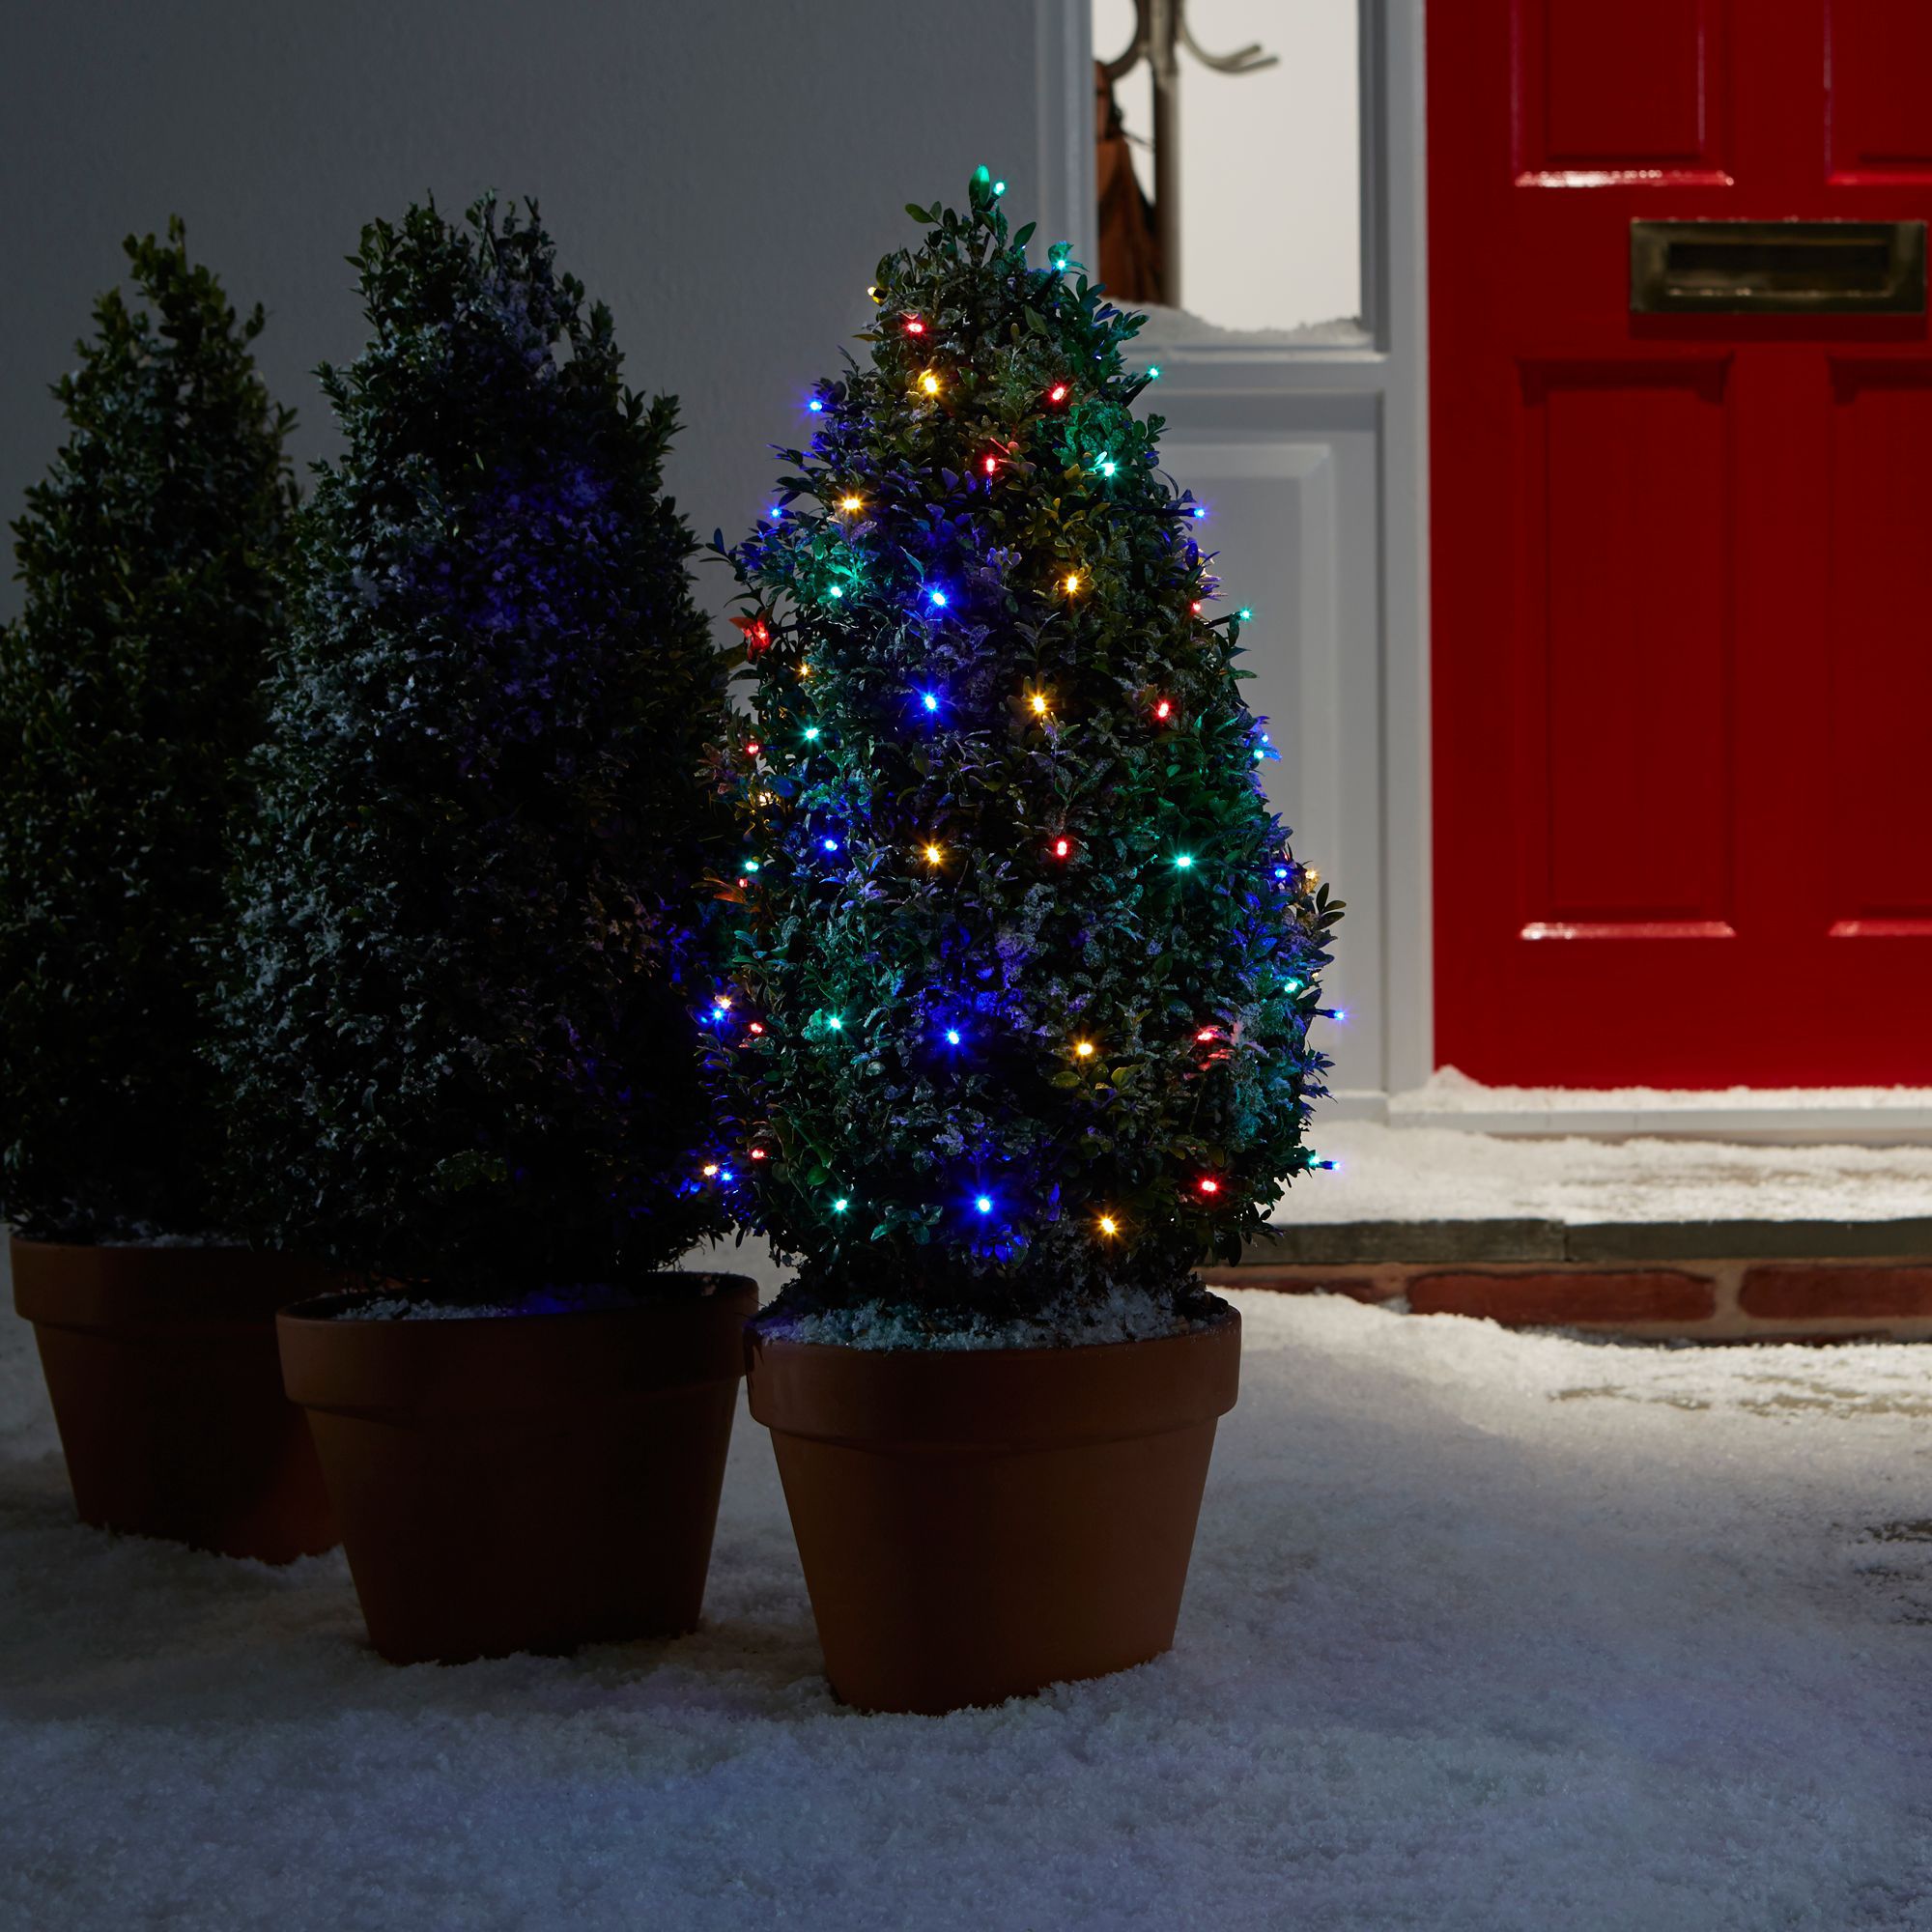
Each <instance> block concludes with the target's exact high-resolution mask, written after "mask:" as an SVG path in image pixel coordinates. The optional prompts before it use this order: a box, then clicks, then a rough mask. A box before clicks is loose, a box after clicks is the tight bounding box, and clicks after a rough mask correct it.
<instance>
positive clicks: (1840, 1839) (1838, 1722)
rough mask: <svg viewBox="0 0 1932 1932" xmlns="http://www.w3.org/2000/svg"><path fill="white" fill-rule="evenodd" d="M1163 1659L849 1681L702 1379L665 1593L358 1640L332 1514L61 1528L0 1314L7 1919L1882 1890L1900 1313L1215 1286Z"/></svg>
mask: <svg viewBox="0 0 1932 1932" xmlns="http://www.w3.org/2000/svg"><path fill="white" fill-rule="evenodd" d="M1237 1299H1238V1301H1239V1304H1240V1307H1241V1312H1242V1316H1243V1319H1244V1321H1245V1323H1246V1330H1247V1348H1246V1358H1245V1360H1244V1362H1243V1365H1242V1393H1241V1402H1240V1406H1238V1407H1237V1408H1236V1409H1235V1411H1234V1413H1233V1414H1232V1415H1230V1416H1229V1417H1228V1418H1227V1419H1226V1421H1225V1422H1224V1423H1223V1424H1222V1433H1221V1436H1220V1440H1219V1444H1218V1447H1217V1449H1216V1453H1215V1467H1214V1473H1213V1476H1212V1478H1211V1480H1210V1482H1209V1485H1208V1500H1207V1506H1206V1509H1205V1511H1204V1513H1203V1516H1202V1520H1201V1530H1200V1538H1199V1542H1198V1545H1197V1548H1196V1553H1195V1562H1194V1570H1193V1577H1192V1580H1191V1583H1190V1586H1189V1592H1188V1598H1187V1603H1186V1605H1185V1607H1184V1609H1183V1611H1182V1615H1181V1623H1180V1636H1179V1646H1178V1648H1177V1649H1176V1650H1175V1652H1174V1653H1173V1655H1171V1656H1170V1657H1167V1658H1165V1659H1163V1660H1161V1661H1160V1662H1156V1663H1154V1664H1151V1665H1150V1666H1148V1667H1146V1668H1144V1669H1140V1670H1135V1671H1131V1672H1128V1673H1126V1674H1125V1675H1123V1676H1120V1677H1116V1678H1112V1679H1109V1680H1106V1681H1103V1682H1100V1683H1094V1684H1088V1685H1080V1686H1073V1687H1065V1688H1062V1689H1059V1690H1053V1691H1051V1692H1049V1693H1048V1694H1047V1695H1045V1696H1043V1697H1041V1698H1039V1699H1038V1700H1037V1701H1033V1702H1028V1703H1020V1704H1013V1705H1009V1706H1008V1707H1006V1708H1004V1709H1001V1710H995V1711H978V1712H969V1713H964V1714H961V1715H957V1716H954V1717H952V1718H947V1719H924V1718H863V1717H859V1716H856V1715H854V1714H853V1713H851V1712H849V1711H846V1710H842V1709H841V1708H840V1707H839V1706H838V1705H837V1704H835V1703H834V1702H833V1701H832V1698H831V1696H830V1695H829V1693H828V1692H827V1690H826V1689H825V1685H824V1682H823V1680H822V1679H821V1678H820V1676H819V1675H818V1668H817V1664H818V1659H817V1651H816V1647H815V1645H814V1643H813V1640H812V1634H811V1620H810V1608H809V1606H808V1605H807V1602H806V1596H805V1590H804V1586H803V1584H802V1582H801V1580H800V1577H799V1572H798V1565H797V1559H796V1556H795V1555H794V1553H793V1549H792V1544H791V1536H790V1531H789V1529H788V1528H787V1526H786V1522H785V1517H784V1509H783V1503H782V1501H781V1496H780V1493H779V1486H778V1480H777V1477H776V1474H775V1472H774V1469H773V1465H772V1457H771V1451H770V1449H769V1448H768V1446H767V1445H766V1442H765V1439H764V1436H763V1432H762V1431H760V1430H758V1429H756V1428H755V1427H754V1426H753V1425H752V1424H750V1423H749V1421H747V1420H746V1419H744V1418H742V1417H741V1418H740V1422H739V1429H738V1434H737V1437H736V1439H735V1441H734V1443H733V1446H732V1456H731V1464H730V1469H729V1472H728V1474H727V1476H726V1479H725V1499H724V1508H723V1513H722V1516H721V1519H720V1522H719V1532H718V1546H717V1553H716V1556H715V1559H714V1562H713V1566H712V1575H711V1590H710V1597H709V1600H708V1604H707V1616H706V1622H705V1625H704V1628H703V1629H702V1630H701V1631H700V1632H699V1633H698V1634H696V1636H693V1637H691V1638H688V1639H686V1640H684V1641H682V1642H678V1643H671V1644H639V1645H633V1646H608V1647H604V1648H599V1649H593V1650H589V1651H586V1652H584V1653H583V1654H582V1655H581V1656H579V1657H577V1658H575V1659H537V1658H527V1657H524V1658H516V1659H512V1660H509V1661H507V1662H497V1663H480V1664H471V1665H468V1666H465V1667H463V1668H461V1669H437V1668H433V1667H424V1668H417V1669H411V1670H397V1669H393V1668H391V1667H389V1666H388V1665H385V1664H384V1663H381V1662H378V1661H377V1660H376V1659H375V1657H374V1656H373V1655H372V1654H371V1653H370V1651H369V1650H368V1648H367V1647H366V1645H365V1643H364V1641H363V1636H362V1630H361V1624H360V1620H359V1619H358V1617H357V1615H356V1611H355V1599H354V1597H353V1595H352V1593H351V1589H350V1583H349V1576H348V1572H347V1570H346V1568H345V1567H344V1565H343V1563H342V1560H341V1558H340V1557H339V1556H328V1557H319V1558H314V1559H311V1560H309V1561H306V1562H302V1563H298V1564H297V1565H295V1566H294V1567H293V1568H292V1569H289V1570H285V1571H271V1570H268V1569H264V1568H261V1567H259V1566H256V1565H253V1564H246V1563H233V1562H225V1561H222V1560H221V1559H219V1558H216V1557H211V1556H200V1555H194V1554H191V1553H189V1552H186V1551H184V1550H179V1549H174V1548H168V1547H166V1546H163V1545H160V1544H149V1543H142V1542H137V1541H131V1540H117V1539H115V1538H111V1537H106V1536H101V1535H98V1534H95V1533H92V1532H89V1531H86V1530H83V1529H80V1528H77V1527H76V1526H75V1525H74V1523H73V1521H72V1518H71V1506H70V1504H69V1502H68V1498H67V1494H66V1491H65V1488H64V1483H63V1478H62V1474H61V1469H60V1464H59V1462H58V1459H57V1455H56V1452H55V1445H54V1438H53V1433H52V1430H51V1427H50V1426H49V1424H48V1421H47V1418H46V1415H45V1411H44V1409H43V1407H42V1406H41V1402H40V1397H39V1393H38V1381H37V1378H35V1377H34V1376H33V1375H32V1373H31V1370H30V1369H29V1368H28V1367H27V1366H26V1356H25V1345H26V1331H25V1324H24V1323H19V1322H9V1323H7V1324H5V1327H4V1329H0V1751H3V1752H4V1758H0V1762H3V1763H4V1766H5V1770H6V1774H7V1780H6V1781H7V1794H8V1796H7V1803H6V1804H5V1806H4V1807H0V1924H5V1925H8V1926H15V1925H17V1926H21V1927H29V1926H31V1927H33V1928H34V1932H77V1928H83V1927H85V1928H97V1927H121V1926H130V1927H131V1926H136V1925H160V1924H168V1925H182V1926H189V1925H191V1926H193V1927H195V1928H196V1932H225V1928H240V1927H260V1926H272V1927H274V1928H275V1932H351V1928H353V1932H383V1928H388V1927H397V1928H402V1932H445V1928H446V1932H480V1928H488V1932H526V1929H527V1932H550V1929H551V1928H561V1927H568V1928H571V1932H618V1929H619V1928H622V1932H635V1928H639V1927H662V1928H665V1932H714V1928H715V1932H727V1929H728V1932H757V1929H758V1928H765V1927H780V1926H782V1927H787V1928H825V1932H907V1929H908V1928H917V1932H1074V1929H1075V1928H1079V1929H1080V1932H1085V1928H1099V1932H1179V1928H1193V1927H1204V1928H1213V1932H1380V1928H1385V1927H1410V1928H1417V1932H1599V1928H1605V1932H1608V1929H1610V1928H1613V1929H1614V1932H1767V1928H1771V1927H1777V1928H1780V1932H1800V1929H1801V1928H1816V1932H1847V1928H1853V1927H1857V1928H1861V1932H1876V1928H1890V1932H1907V1928H1914V1927H1924V1926H1926V1925H1927V1924H1928V1923H1932V1816H1928V1806H1927V1795H1928V1793H1932V1745H1928V1742H1927V1740H1928V1738H1932V1721H1928V1720H1932V1673H1928V1670H1927V1627H1928V1623H1932V1523H1928V1520H1927V1519H1928V1517H1932V1503H1928V1498H1932V1381H1928V1378H1927V1374H1926V1369H1925V1361H1926V1357H1925V1355H1924V1353H1923V1352H1922V1351H1920V1350H1915V1349H1913V1348H1910V1347H1906V1346H1900V1345H1877V1344H1874V1345H1869V1346H1859V1347H1851V1348H1841V1349H1829V1350H1821V1349H1798V1348H1759V1349H1752V1350H1743V1349H1726V1350H1688V1349H1680V1350H1671V1349H1661V1348H1654V1347H1652V1348H1641V1347H1607V1346H1592V1345H1586V1344H1584V1343H1581V1342H1577V1341H1573V1340H1566V1339H1561V1338H1556V1337H1549V1336H1536V1335H1518V1334H1509V1333H1505V1332H1502V1331H1500V1330H1497V1329H1495V1328H1492V1327H1490V1326H1489V1325H1487V1324H1485V1323H1480V1322H1473V1321H1461V1320H1456V1319H1450V1318H1441V1319H1435V1320H1425V1319H1422V1318H1418V1317H1407V1316H1395V1315H1390V1314H1387V1313H1385V1312H1382V1311H1380V1310H1376V1309H1368V1308H1362V1307H1358V1306H1356V1305H1355V1304H1354V1303H1352V1302H1348V1301H1341V1300H1326V1299H1321V1298H1313V1297H1310V1298H1299V1297H1294V1298H1291V1297H1269V1296H1266V1295H1263V1294H1248V1295H1242V1296H1239V1297H1237Z"/></svg>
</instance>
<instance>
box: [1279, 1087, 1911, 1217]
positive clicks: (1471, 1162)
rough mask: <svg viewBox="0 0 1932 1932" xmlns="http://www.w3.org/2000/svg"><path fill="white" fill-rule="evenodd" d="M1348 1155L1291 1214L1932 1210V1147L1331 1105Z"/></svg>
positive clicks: (1318, 1176) (1339, 1143)
mask: <svg viewBox="0 0 1932 1932" xmlns="http://www.w3.org/2000/svg"><path fill="white" fill-rule="evenodd" d="M1313 1138H1314V1141H1315V1145H1316V1148H1317V1151H1319V1152H1320V1153H1321V1154H1322V1155H1323V1156H1325V1157H1327V1158H1331V1159H1333V1160H1334V1161H1335V1162H1336V1166H1335V1169H1334V1171H1333V1172H1332V1173H1324V1172H1321V1170H1319V1169H1318V1170H1317V1171H1316V1172H1314V1173H1312V1174H1309V1175H1306V1176H1304V1177H1302V1178H1301V1179H1297V1180H1296V1181H1295V1183H1294V1185H1293V1187H1291V1188H1290V1189H1289V1190H1288V1192H1287V1194H1286V1195H1285V1196H1284V1197H1283V1198H1282V1200H1281V1202H1280V1203H1279V1204H1278V1206H1277V1207H1276V1208H1275V1210H1274V1214H1273V1217H1272V1218H1273V1219H1274V1220H1275V1221H1276V1222H1278V1223H1280V1224H1282V1225H1285V1226H1286V1225H1291V1224H1298V1223H1306V1222H1334V1221H1435V1220H1481V1219H1487V1218H1490V1217H1492V1216H1495V1217H1503V1218H1527V1219H1532V1220H1552V1221H1571V1222H1583V1221H1652V1220H1662V1221H1740V1220H1769V1221H1794V1220H1798V1221H1802V1220H1821V1221H1887V1220H1893V1219H1905V1218H1910V1217H1912V1216H1916V1215H1926V1214H1932V1147H1756V1146H1740V1145H1734V1144H1731V1143H1728V1142H1723V1141H1681V1140H1631V1141H1600V1140H1581V1139H1577V1138H1566V1139H1561V1140H1531V1139H1524V1138H1520V1137H1518V1136H1515V1135H1504V1134H1474V1133H1466V1132H1464V1131H1463V1130H1462V1129H1460V1128H1456V1127H1408V1126H1402V1127H1390V1126H1383V1125H1381V1124H1380V1123H1379V1122H1372V1121H1331V1120H1324V1119H1322V1118H1321V1116H1320V1115H1319V1114H1318V1116H1317V1117H1316V1121H1315V1124H1314V1130H1313Z"/></svg>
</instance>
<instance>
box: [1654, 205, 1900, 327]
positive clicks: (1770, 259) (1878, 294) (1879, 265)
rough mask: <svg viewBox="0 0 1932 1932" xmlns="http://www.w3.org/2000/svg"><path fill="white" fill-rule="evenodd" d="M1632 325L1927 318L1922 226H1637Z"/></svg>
mask: <svg viewBox="0 0 1932 1932" xmlns="http://www.w3.org/2000/svg"><path fill="white" fill-rule="evenodd" d="M1631 313H1632V314H1633V315H1923V314H1924V313H1925V224H1924V222H1922V221H1633V222H1632V223H1631Z"/></svg>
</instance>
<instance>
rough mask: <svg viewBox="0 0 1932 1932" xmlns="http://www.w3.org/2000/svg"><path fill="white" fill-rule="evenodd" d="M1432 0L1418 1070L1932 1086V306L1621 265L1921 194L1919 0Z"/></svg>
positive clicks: (1885, 210) (1922, 12)
mask: <svg viewBox="0 0 1932 1932" xmlns="http://www.w3.org/2000/svg"><path fill="white" fill-rule="evenodd" d="M1431 18H1432V23H1433V24H1434V25H1435V27H1436V29H1437V30H1436V31H1435V32H1434V33H1432V36H1431V43H1430V54H1429V59H1430V107H1429V139H1430V170H1429V174H1430V216H1429V218H1430V262H1431V269H1430V275H1431V296H1430V300H1431V317H1430V326H1431V368H1430V386H1431V395H1432V403H1431V412H1432V457H1431V463H1432V472H1433V474H1432V496H1433V502H1434V509H1433V512H1432V516H1433V555H1434V561H1433V579H1434V590H1433V598H1434V623H1433V653H1434V659H1433V661H1434V684H1435V824H1436V847H1435V931H1436V975H1435V977H1436V989H1437V999H1436V1040H1437V1055H1438V1059H1439V1060H1440V1061H1441V1062H1443V1063H1444V1064H1450V1065H1457V1066H1460V1067H1462V1068H1463V1071H1465V1072H1467V1073H1469V1074H1471V1075H1473V1076H1475V1077H1477V1078H1479V1079H1484V1080H1488V1081H1492V1082H1495V1083H1498V1084H1511V1083H1517V1084H1528V1085H1545V1084H1549V1085H1567V1086H1582V1087H1609V1086H1664V1087H1713V1086H1729V1085H1733V1084H1742V1085H1750V1086H1767V1087H1788V1086H1800V1085H1866V1084H1893V1083H1908V1084H1932V999H1928V998H1927V994H1928V992H1929V991H1932V617H1929V616H1928V613H1932V542H1928V541H1927V539H1926V537H1925V536H1924V534H1923V533H1924V532H1926V531H1927V530H1932V357H1928V354H1927V338H1926V323H1925V318H1924V316H1923V315H1922V314H1914V315H1910V316H1857V315H1851V316H1847V315H1830V314H1798V315H1731V316H1726V315H1722V314H1717V313H1706V314H1687V315H1674V314H1651V315H1642V316H1634V315H1633V314H1632V313H1631V306H1630V279H1629V277H1630V268H1629V264H1630V224H1631V222H1632V220H1633V219H1634V218H1637V217H1642V218H1646V219H1656V220H1666V221H1682V220H1709V219H1714V218H1715V219H1725V220H1758V221H1763V220H1780V219H1804V220H1810V221H1818V220H1860V221H1891V220H1898V219H1914V218H1923V217H1924V216H1925V215H1926V214H1927V213H1932V206H1928V202H1927V196H1926V190H1927V188H1928V187H1932V90H1927V89H1924V88H1923V87H1922V86H1920V85H1919V84H1918V78H1919V76H1921V75H1922V74H1923V72H1925V71H1928V70H1932V6H1922V5H1918V4H1916V0H1915V4H1913V5H1905V4H1903V0H1899V4H1895V5H1894V4H1888V0H1878V4H1871V0H1858V4H1856V5H1854V4H1852V0H1835V4H1834V5H1833V7H1831V8H1830V9H1828V6H1827V3H1826V0H1751V4H1750V5H1748V6H1746V5H1742V4H1735V3H1734V0H1618V4H1615V5H1612V4H1609V0H1599V4H1596V5H1591V4H1588V0H1459V4H1457V5H1456V6H1454V7H1453V8H1452V7H1450V6H1448V5H1447V4H1446V0H1438V4H1436V5H1435V6H1434V7H1433V8H1432V14H1431ZM1444 23H1450V24H1449V30H1448V31H1443V27H1444ZM1920 41H1923V42H1924V43H1925V44H1924V46H1923V48H1922V49H1920V51H1919V52H1918V53H1915V52H1914V48H1915V47H1918V43H1919V42H1920Z"/></svg>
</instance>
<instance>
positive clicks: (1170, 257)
mask: <svg viewBox="0 0 1932 1932" xmlns="http://www.w3.org/2000/svg"><path fill="white" fill-rule="evenodd" d="M1183 46H1185V47H1186V49H1187V51H1188V52H1189V53H1191V54H1192V55H1193V56H1194V58H1195V59H1196V60H1198V61H1199V62H1200V63H1201V65H1202V66H1203V67H1206V68H1211V69H1212V70H1213V71H1214V72H1216V73H1259V72H1260V71H1261V70H1262V69H1263V68H1264V67H1277V66H1279V65H1280V62H1281V56H1280V55H1279V54H1270V53H1264V52H1263V51H1262V48H1261V44H1260V43H1259V42H1255V43H1251V44H1249V45H1248V46H1245V47H1240V48H1237V49H1236V51H1235V52H1234V53H1231V54H1210V53H1209V52H1208V49H1207V48H1206V47H1204V46H1203V45H1202V44H1201V43H1200V42H1199V41H1197V40H1196V39H1195V38H1194V33H1193V29H1192V28H1190V27H1189V26H1188V24H1187V0H1134V37H1133V39H1132V41H1131V42H1129V43H1128V44H1127V50H1126V52H1125V53H1123V54H1122V55H1120V56H1119V57H1118V58H1117V59H1114V60H1110V61H1103V62H1101V64H1100V65H1101V68H1102V70H1103V71H1104V72H1105V73H1106V76H1107V78H1108V80H1110V81H1115V80H1119V79H1120V78H1121V77H1122V75H1123V74H1127V73H1131V72H1132V71H1133V70H1134V69H1135V68H1137V67H1138V66H1139V65H1140V64H1141V62H1142V61H1146V62H1147V64H1148V67H1149V68H1150V70H1151V72H1152V75H1153V215H1154V233H1155V236H1156V238H1157V239H1158V241H1159V243H1160V263H1161V292H1162V295H1163V297H1164V298H1165V299H1166V301H1167V302H1168V304H1169V305H1170V306H1171V307H1174V308H1179V306H1180V49H1181V48H1182V47H1183Z"/></svg>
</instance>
